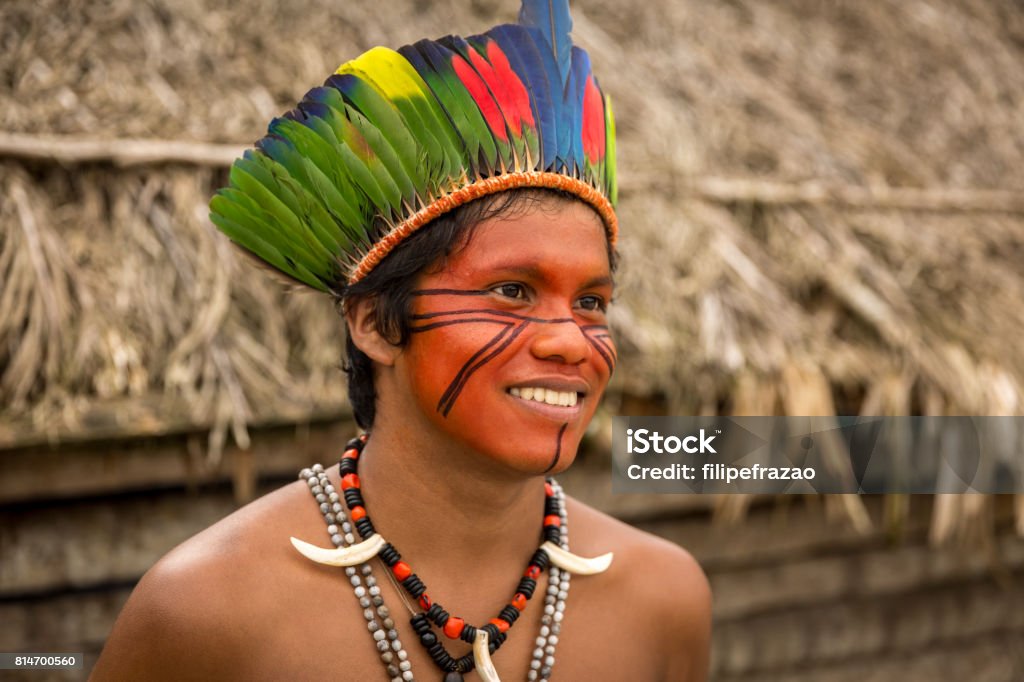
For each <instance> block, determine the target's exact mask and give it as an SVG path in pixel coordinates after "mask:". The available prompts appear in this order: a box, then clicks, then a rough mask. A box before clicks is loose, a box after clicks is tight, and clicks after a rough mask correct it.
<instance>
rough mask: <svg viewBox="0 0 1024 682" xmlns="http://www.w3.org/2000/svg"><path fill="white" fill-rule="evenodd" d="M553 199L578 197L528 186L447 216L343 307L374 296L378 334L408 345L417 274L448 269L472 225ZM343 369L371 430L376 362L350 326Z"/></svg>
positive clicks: (400, 250) (360, 285)
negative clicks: (448, 264)
mask: <svg viewBox="0 0 1024 682" xmlns="http://www.w3.org/2000/svg"><path fill="white" fill-rule="evenodd" d="M552 198H557V199H559V200H561V201H577V200H578V199H577V198H576V196H575V195H573V194H571V193H569V192H564V191H561V190H551V189H534V188H526V189H517V190H510V191H506V192H501V193H499V194H494V195H491V196H488V197H484V198H481V199H477V200H476V201H473V202H470V203H468V204H465V205H463V206H460V207H459V208H457V209H455V210H453V211H451V212H449V213H446V214H444V215H443V216H441V217H440V218H437V219H436V220H434V221H433V222H431V223H430V224H429V225H427V226H424V227H423V228H421V229H419V230H418V231H416V232H415V233H413V234H412V235H410V236H409V237H407V238H406V239H405V240H404V241H403V242H402V243H401V244H399V245H398V246H397V247H396V248H395V250H394V251H392V252H391V253H390V254H388V256H387V257H386V258H384V260H383V261H381V262H380V264H378V265H377V266H376V267H375V268H374V269H373V270H371V271H370V273H369V274H368V275H366V277H364V278H363V279H361V280H359V281H358V282H356V283H355V284H353V285H351V286H348V287H346V288H345V290H344V292H343V294H342V296H341V298H340V299H339V308H340V310H341V311H342V312H344V310H347V309H348V308H349V307H350V306H351V305H353V304H354V303H356V302H358V301H361V300H366V299H372V301H373V323H374V325H375V327H376V329H377V331H378V333H380V334H381V336H383V337H384V338H385V339H386V340H387V341H388V342H390V343H392V344H395V345H396V346H404V345H405V344H406V343H407V342H408V341H409V335H410V330H409V317H410V315H411V314H412V310H411V306H410V299H411V294H412V291H413V287H414V285H415V281H416V278H417V276H418V275H419V274H420V273H421V272H424V271H427V270H430V269H434V270H440V269H443V268H444V264H445V261H446V259H447V258H448V257H449V256H450V255H452V254H453V253H454V252H456V251H458V250H461V249H463V248H465V247H466V246H467V245H468V244H469V242H470V240H471V239H472V230H471V228H472V227H474V226H476V225H477V224H479V223H481V222H483V221H485V220H489V219H492V218H499V217H510V216H513V215H516V214H522V213H526V212H527V211H528V210H530V209H531V208H533V207H536V206H538V205H541V204H543V203H544V202H545V201H549V200H551V199H552ZM608 259H609V263H610V265H611V267H612V269H613V270H614V269H615V263H616V254H615V252H614V250H613V249H612V248H611V246H610V245H609V248H608ZM342 368H343V369H344V371H345V373H346V374H347V375H348V397H349V401H350V402H351V403H352V411H353V414H354V416H355V419H356V423H357V424H359V426H360V428H362V429H364V430H369V429H370V428H372V426H373V421H374V417H375V415H376V412H377V409H376V400H377V391H376V388H375V386H374V380H373V361H372V360H371V359H370V357H369V356H367V355H366V353H364V352H363V351H361V350H360V349H359V348H358V347H357V346H356V345H355V343H353V341H352V335H351V334H349V333H348V330H347V329H346V334H345V358H344V361H343V363H342Z"/></svg>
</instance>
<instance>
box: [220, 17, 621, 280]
mask: <svg viewBox="0 0 1024 682" xmlns="http://www.w3.org/2000/svg"><path fill="white" fill-rule="evenodd" d="M571 28H572V19H571V18H570V17H569V5H568V0H523V6H522V9H521V10H520V14H519V23H518V24H506V25H502V26H497V27H495V28H492V29H491V30H489V31H487V32H486V33H483V34H481V35H477V36H472V37H469V38H465V39H464V38H460V37H458V36H447V37H445V38H442V39H440V40H437V41H431V40H421V41H419V42H417V43H415V44H413V45H406V46H405V47H402V48H400V49H399V50H398V51H394V50H390V49H387V48H384V47H376V48H373V49H372V50H370V51H368V52H366V53H364V54H363V55H361V56H360V57H358V58H356V59H354V60H352V61H349V62H346V63H344V64H342V65H341V67H339V68H338V70H337V72H336V73H335V74H334V75H332V76H331V77H330V78H328V79H327V81H326V82H325V83H324V84H323V86H321V87H318V88H314V89H312V90H310V91H309V92H308V93H306V96H305V97H304V98H303V99H302V101H301V102H300V103H299V105H298V107H296V108H295V109H293V110H292V111H290V112H288V113H287V114H285V115H284V116H282V117H280V118H276V119H274V120H273V121H271V122H270V126H269V128H268V131H267V135H266V136H265V137H264V138H263V139H261V140H260V141H259V142H257V143H256V148H255V149H250V150H248V151H246V153H245V155H244V156H243V158H241V159H238V160H236V161H235V163H234V165H233V166H232V167H231V174H230V185H229V186H228V187H225V188H223V189H221V190H220V191H218V192H217V194H216V196H214V197H213V199H212V200H211V202H210V210H211V213H210V217H211V219H212V220H213V222H214V223H215V224H216V225H217V226H218V227H219V228H220V229H221V230H222V231H223V232H224V233H225V234H227V235H228V237H230V238H231V239H232V240H233V241H235V242H236V243H238V244H239V245H241V246H242V247H244V248H245V249H247V250H248V251H250V252H251V253H252V254H254V255H255V256H257V257H258V258H259V259H261V260H263V261H264V262H266V263H267V264H269V265H271V266H272V267H274V268H276V269H277V270H280V271H281V272H283V273H284V274H286V275H288V276H289V277H291V278H293V279H296V280H298V281H300V282H302V283H304V284H307V285H309V286H311V287H313V288H315V289H319V290H321V291H325V292H329V293H333V294H335V295H338V294H340V293H341V291H342V290H343V289H344V286H345V284H346V283H347V284H353V283H355V282H357V281H359V280H360V279H362V278H363V277H365V276H366V275H367V274H368V273H369V272H370V271H371V270H372V269H373V268H374V267H375V266H376V265H377V264H378V263H380V261H381V260H382V259H383V258H384V257H385V256H387V254H388V253H389V252H390V251H391V250H392V249H393V248H395V246H397V245H398V244H399V243H401V241H402V240H403V239H405V238H406V237H407V236H408V235H410V234H412V233H413V232H415V231H416V230H417V229H419V228H421V227H423V226H424V225H427V224H429V223H430V221H432V220H434V219H435V218H437V217H439V216H440V215H442V214H444V213H446V212H448V211H450V210H452V209H454V208H456V207H458V206H460V205H462V204H465V203H467V202H469V201H472V200H474V199H476V198H479V197H482V196H486V195H489V194H494V193H497V192H501V191H505V190H509V189H514V188H521V187H546V188H554V189H561V190H565V191H568V192H570V193H572V194H574V195H575V196H577V197H579V198H580V199H582V200H583V201H585V202H586V203H588V204H590V205H591V206H592V207H594V209H595V210H596V211H597V212H598V214H599V215H600V216H601V218H602V219H603V221H604V224H605V228H606V230H607V234H608V238H609V240H610V241H611V242H612V243H613V244H614V241H615V238H616V232H617V222H616V217H615V212H614V210H613V208H612V207H613V205H614V204H615V202H616V185H615V127H614V122H613V119H612V108H611V103H610V101H609V99H608V97H607V96H606V95H604V94H603V93H602V92H601V89H600V87H599V86H598V84H597V80H596V79H595V78H594V75H593V73H592V72H591V68H590V59H589V58H588V56H587V53H586V52H585V51H583V50H582V49H580V48H578V47H574V46H573V45H572V42H571V40H570V38H569V32H570V30H571Z"/></svg>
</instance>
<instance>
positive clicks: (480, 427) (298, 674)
mask: <svg viewBox="0 0 1024 682" xmlns="http://www.w3.org/2000/svg"><path fill="white" fill-rule="evenodd" d="M567 12H568V9H567V7H566V6H564V3H561V4H560V3H553V6H552V5H550V4H548V3H535V2H527V3H525V5H524V10H523V13H522V14H521V18H520V21H521V23H522V24H524V25H525V28H524V27H523V26H518V27H498V28H496V29H492V31H490V32H488V33H487V34H484V35H483V36H477V37H475V38H471V39H469V40H468V41H462V39H459V38H448V39H445V40H443V41H440V42H438V43H431V42H429V41H421V43H417V44H416V45H415V46H411V47H407V48H403V49H402V50H401V51H400V53H392V52H381V51H371V52H370V53H368V54H367V55H364V56H363V57H361V58H360V59H358V60H355V61H354V62H350V63H348V64H346V65H343V66H342V67H341V69H339V75H338V76H335V77H332V79H330V80H329V81H328V84H327V86H325V87H324V88H318V89H316V90H314V91H311V92H310V94H309V95H307V97H306V99H305V100H304V101H303V103H302V104H300V107H299V109H298V110H296V112H293V113H292V115H291V117H290V118H288V119H285V120H283V121H282V120H279V121H275V122H274V123H272V124H271V129H270V130H271V134H270V135H268V137H267V138H264V140H262V141H261V143H260V144H259V145H258V146H259V149H260V151H259V152H256V153H251V154H249V155H247V158H246V159H245V160H242V161H239V162H238V163H237V164H236V167H235V169H234V171H233V174H232V184H233V186H232V188H229V189H228V190H225V191H224V192H222V194H221V198H220V199H219V200H218V199H215V200H214V202H213V203H212V204H211V206H212V208H213V211H214V215H213V218H214V220H215V222H217V223H218V225H219V226H220V227H221V228H222V229H224V230H225V232H227V233H228V234H229V236H231V237H232V238H233V239H234V240H236V241H237V242H238V243H240V244H241V245H243V246H244V247H245V248H247V249H249V250H250V251H252V252H253V253H254V254H256V255H257V256H258V257H259V258H261V259H262V260H264V261H266V262H267V263H269V264H271V265H272V266H274V267H275V268H277V269H278V270H280V271H281V272H283V273H284V274H285V275H287V276H289V277H291V278H294V279H297V280H299V281H301V282H303V283H305V284H308V285H310V286H313V287H316V288H319V289H322V290H325V291H328V292H330V293H332V294H334V295H335V296H337V297H338V299H339V300H340V302H341V305H342V308H343V311H344V314H345V319H346V325H347V329H348V353H349V360H348V371H349V386H350V391H349V392H350V396H351V398H352V400H353V406H354V411H355V414H356V419H357V421H358V422H359V423H360V426H362V427H363V428H364V429H365V430H366V434H365V436H364V438H363V439H357V440H355V441H353V442H352V443H350V446H349V447H348V448H347V449H346V450H345V453H344V455H343V458H342V462H341V464H340V465H338V466H335V467H331V468H329V469H327V470H326V471H324V470H320V469H315V470H308V471H306V472H304V476H303V477H304V480H303V481H300V482H296V483H295V484H292V485H290V486H287V487H286V488H283V489H281V490H279V491H277V492H275V493H272V494H270V495H268V496H266V497H264V498H262V499H260V500H257V501H256V502H254V503H253V504H250V505H249V506H247V507H245V508H243V509H242V510H240V511H238V512H236V513H235V514H232V515H231V516H229V517H228V518H227V519H225V520H223V521H221V522H220V523H218V524H216V525H215V526H213V527H212V528H210V529H208V530H206V531H204V532H203V533H200V534H199V535H197V536H196V537H194V538H192V539H191V540H189V541H188V542H186V543H184V544H183V545H181V546H180V547H178V548H177V549H175V550H174V551H172V552H171V553H170V554H169V555H168V556H167V557H165V558H164V559H162V560H161V561H160V562H159V563H158V564H157V565H156V566H154V567H153V569H151V570H150V571H149V572H148V573H147V574H146V576H145V577H144V578H143V580H142V581H141V582H140V583H139V585H138V587H137V588H136V590H135V592H134V593H133V595H132V597H131V599H130V600H129V602H128V604H127V605H126V607H125V610H124V612H123V613H122V615H121V617H120V619H119V620H118V623H117V624H116V626H115V628H114V631H113V632H112V634H111V636H110V639H109V640H108V644H107V647H106V649H105V650H104V653H103V655H102V656H101V659H100V661H99V663H98V665H97V667H96V670H95V671H94V679H100V680H102V679H118V680H120V679H147V680H148V679H175V680H182V679H341V680H375V679H398V680H402V679H404V680H409V679H413V673H414V672H415V676H417V677H418V678H419V679H428V678H430V679H446V680H457V679H462V678H463V676H464V675H473V674H478V675H479V677H480V679H484V680H493V679H498V677H500V678H501V679H504V680H506V681H507V680H512V679H524V678H526V679H547V678H548V677H551V676H554V675H557V677H558V678H559V679H566V680H631V681H632V680H703V679H705V677H706V673H707V665H708V647H709V636H710V632H709V631H710V594H709V591H708V586H707V582H706V579H705V578H704V576H703V573H702V572H701V570H700V568H699V567H698V566H697V565H696V563H695V562H694V561H693V559H692V558H691V557H690V556H689V555H688V554H687V553H686V552H685V551H683V550H682V549H680V548H678V547H676V546H674V545H671V544H669V543H666V542H664V541H661V540H658V539H656V538H653V537H651V536H648V535H646V534H644V533H641V532H639V531H637V530H635V529H633V528H630V527H629V526H626V525H624V524H622V523H619V522H618V521H615V520H614V519H611V518H609V517H607V516H605V515H603V514H601V513H599V512H597V511H595V510H592V509H589V508H587V507H586V506H584V505H582V504H579V503H577V502H575V501H574V500H571V499H569V500H565V501H564V503H563V501H562V499H561V497H560V491H559V489H558V487H557V484H556V483H553V482H546V481H545V476H548V475H553V474H557V473H559V472H561V471H564V470H565V469H566V468H567V467H568V466H569V465H570V464H571V463H572V460H573V458H574V457H575V454H576V451H577V448H578V446H579V443H580V440H581V438H582V436H583V433H584V431H585V429H586V426H587V424H588V423H589V421H590V419H591V418H592V416H593V414H594V410H595V409H596V406H597V403H598V401H599V399H600V397H601V395H602V393H603V391H604V389H605V387H606V385H607V383H608V380H609V378H610V376H611V373H612V371H613V369H614V365H615V350H614V345H613V343H612V340H611V339H610V337H609V335H608V330H607V320H606V313H607V306H608V304H609V302H610V300H611V298H612V290H613V282H612V272H613V268H614V258H615V255H614V253H615V252H614V240H615V237H616V230H617V224H616V222H615V218H614V212H613V211H612V209H611V202H610V200H609V197H611V198H614V168H613V164H614V160H613V159H609V158H608V157H609V156H610V154H609V153H608V152H609V151H610V149H611V143H612V142H613V140H614V132H613V130H612V127H611V125H610V121H611V117H610V110H609V109H608V107H607V102H606V100H605V99H604V98H603V97H602V96H601V95H600V92H599V90H598V89H597V87H596V82H595V81H594V80H593V78H592V75H591V74H590V72H589V62H588V61H587V60H586V55H585V53H582V51H580V50H578V48H573V49H572V50H571V51H560V50H559V49H558V48H559V46H562V47H564V45H565V42H567V40H568V28H567V25H566V24H567V21H568V14H567ZM538 27H539V28H538ZM538 47H540V48H544V49H547V50H548V51H549V52H548V54H544V55H542V53H541V51H540V50H539V49H538ZM399 54H400V55H401V57H399ZM548 55H550V58H549V56H548ZM413 69H414V70H413ZM541 76H543V78H542V77H541ZM563 76H564V84H563V85H562V86H561V87H558V88H551V83H553V82H556V79H557V78H562V77H563ZM459 85H461V86H463V87H464V90H459V89H458V87H457V86H459ZM545 88H547V92H546V94H545V93H541V95H540V96H538V91H541V90H544V89H545ZM423 93H427V94H428V95H429V96H428V97H426V98H423V99H419V98H420V97H421V95H422V94H423ZM467 93H468V95H467ZM553 94H554V95H557V97H555V96H553ZM467 104H473V105H474V107H475V108H471V107H467ZM545 107H547V108H549V109H550V110H551V111H548V110H546V109H545ZM552 112H554V113H555V114H556V115H550V114H551V113H552ZM573 121H576V123H575V124H573V123H572V122H573ZM425 122H426V123H429V124H430V127H429V128H424V127H423V124H424V123H425ZM560 124H562V127H563V128H565V127H568V128H569V129H570V134H568V135H566V134H562V135H559V134H558V132H557V131H558V129H559V125H560ZM445 126H448V127H447V128H446V127H445ZM425 131H429V135H428V134H426V132H425ZM483 133H487V134H488V135H490V137H486V136H484V135H483ZM410 150H412V151H410ZM453 150H454V151H453ZM453 159H454V161H453ZM421 161H422V162H421ZM330 183H333V184H330ZM389 183H390V184H389ZM392 185H393V187H392ZM414 207H420V208H419V210H416V211H414V210H412V209H413V208H414ZM357 468H358V471H357ZM311 492H312V493H313V495H314V496H315V499H313V498H311ZM371 516H372V521H371V520H370V518H371ZM325 524H326V526H327V534H326V535H325ZM570 526H571V552H569V551H567V549H566V547H567V546H568V545H569V540H570V538H569V533H568V530H569V528H570ZM357 534H358V537H357ZM289 537H291V538H295V539H297V540H293V542H292V543H289V542H288V538H289ZM326 537H330V538H331V541H332V542H333V544H334V545H335V546H336V549H333V550H330V549H324V548H322V547H317V545H324V544H325V541H324V540H323V538H326ZM308 543H311V544H308ZM542 543H543V544H542ZM293 545H294V547H293ZM296 549H298V550H299V551H298V552H297V551H296ZM399 552H400V554H399ZM606 553H611V554H612V555H613V556H614V558H613V560H612V561H611V564H610V566H607V567H606V564H607V561H606V560H605V561H602V560H601V557H602V556H603V555H605V554H606ZM304 555H305V556H304ZM591 557H594V559H589V558H591ZM311 558H312V559H313V561H311V560H310V559H311ZM324 563H327V564H334V565H323V564H324ZM343 567H344V568H343ZM524 567H525V570H524ZM413 569H414V570H413ZM545 569H547V570H545ZM573 573H575V574H577V575H576V577H575V578H574V579H573V580H572V581H571V583H570V582H569V576H570V575H571V574H573ZM570 584H571V587H572V589H571V598H570V595H569V592H570V590H569V586H570ZM534 592H536V597H535V598H533V597H534ZM531 598H532V599H531ZM442 603H443V606H442ZM513 625H514V626H515V627H512V626H513ZM473 671H475V673H474V672H473Z"/></svg>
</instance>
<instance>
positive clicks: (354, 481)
mask: <svg viewBox="0 0 1024 682" xmlns="http://www.w3.org/2000/svg"><path fill="white" fill-rule="evenodd" d="M358 487H359V476H357V475H356V474H345V475H344V476H342V477H341V489H342V490H348V489H349V488H358Z"/></svg>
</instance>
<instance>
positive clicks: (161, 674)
mask: <svg viewBox="0 0 1024 682" xmlns="http://www.w3.org/2000/svg"><path fill="white" fill-rule="evenodd" d="M317 512H318V510H317V509H316V507H315V505H314V504H313V503H312V502H311V500H310V497H309V493H308V489H306V487H305V486H304V485H303V484H302V483H295V484H291V485H288V486H285V487H283V488H281V489H279V490H277V491H275V492H272V493H270V494H269V495H266V496H265V497H262V498H260V499H259V500H256V501H255V502H253V503H251V504H249V505H247V506H246V507H243V508H242V509H240V510H238V511H236V512H234V513H233V514H231V515H230V516H228V517H226V518H225V519H223V520H221V521H220V522H218V523H216V524H214V525H213V526H211V527H210V528H207V529H206V530H204V531H202V532H201V533H199V534H198V535H195V536H194V537H192V538H190V539H189V540H187V541H185V542H184V543H182V544H181V545H179V546H178V547H176V548H175V549H173V550H172V551H171V552H169V553H168V554H167V555H166V556H164V557H163V558H162V559H161V560H160V561H159V562H157V563H156V564H155V565H154V566H153V567H152V568H151V569H150V570H149V571H148V572H147V573H146V574H145V575H144V576H143V578H142V579H141V580H140V582H139V583H138V585H137V586H136V587H135V590H134V591H133V592H132V595H131V597H130V598H129V599H128V602H127V603H126V605H125V607H124V609H123V610H122V612H121V615H120V616H119V618H118V620H117V622H116V624H115V625H114V629H113V631H112V632H111V634H110V637H109V638H108V640H107V644H106V646H105V648H104V650H103V653H102V655H101V656H100V660H99V662H98V663H97V666H96V668H95V670H94V671H93V676H92V678H91V679H93V680H107V679H110V680H114V679H118V680H120V679H147V680H160V679H165V678H166V679H175V680H187V679H197V680H198V679H226V678H229V677H235V676H236V675H237V673H238V671H240V670H242V669H244V668H245V667H246V666H245V664H246V662H247V661H248V660H250V659H251V658H252V656H253V649H254V647H253V643H254V642H259V641H261V640H262V641H264V642H265V641H266V640H265V639H263V638H264V637H265V636H268V635H274V636H277V634H278V633H268V632H262V631H261V629H267V630H270V629H271V628H270V627H269V625H265V624H268V623H275V624H276V625H280V623H281V621H280V618H279V617H278V618H276V619H275V616H280V615H281V614H278V613H276V612H277V611H278V610H279V609H280V604H281V603H294V600H295V594H302V587H301V586H302V585H303V584H304V583H305V584H308V581H309V580H311V579H312V580H315V579H316V575H315V571H316V569H317V567H315V566H311V565H308V562H306V564H303V563H302V562H300V561H298V559H297V558H296V557H297V554H296V553H295V552H294V551H290V545H289V543H288V537H289V536H290V535H296V534H305V533H309V534H310V536H311V537H315V536H314V535H312V534H313V533H314V532H315V531H317V530H319V532H320V533H323V532H324V530H323V529H324V526H323V521H322V519H318V513H317ZM318 521H319V523H318ZM282 597H285V599H282ZM227 671H231V672H232V674H230V675H227V674H225V673H226V672H227Z"/></svg>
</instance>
